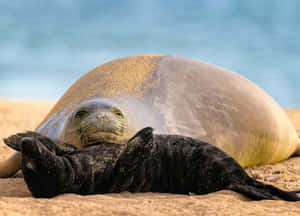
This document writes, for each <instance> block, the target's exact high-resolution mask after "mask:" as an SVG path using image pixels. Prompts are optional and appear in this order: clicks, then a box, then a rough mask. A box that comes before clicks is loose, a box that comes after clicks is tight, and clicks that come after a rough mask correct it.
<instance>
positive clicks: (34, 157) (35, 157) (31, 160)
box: [20, 137, 76, 197]
mask: <svg viewBox="0 0 300 216" xmlns="http://www.w3.org/2000/svg"><path fill="white" fill-rule="evenodd" d="M20 149H21V153H22V171H23V174H24V178H25V181H26V184H27V186H28V188H29V190H30V191H31V193H32V195H33V196H35V197H53V196H56V195H58V194H60V193H62V192H64V188H65V187H66V185H71V184H72V183H73V181H74V176H75V175H74V170H73V166H72V164H71V163H70V162H69V160H68V159H67V158H65V157H61V156H57V155H56V153H55V151H53V149H49V148H47V147H46V146H45V145H44V144H43V143H41V142H40V141H39V140H38V139H36V138H31V137H25V138H23V139H22V140H21V145H20ZM74 192H76V191H74Z"/></svg>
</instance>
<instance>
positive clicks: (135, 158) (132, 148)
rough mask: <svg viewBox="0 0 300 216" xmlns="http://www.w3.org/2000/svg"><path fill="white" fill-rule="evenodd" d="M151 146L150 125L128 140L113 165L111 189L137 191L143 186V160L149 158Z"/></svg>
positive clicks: (114, 190) (144, 174)
mask: <svg viewBox="0 0 300 216" xmlns="http://www.w3.org/2000/svg"><path fill="white" fill-rule="evenodd" d="M152 147H153V129H152V128H151V127H147V128H144V129H142V130H140V131H139V132H138V133H137V134H136V135H135V136H133V137H132V138H131V139H130V140H129V141H128V143H127V145H126V147H125V148H124V150H123V151H122V152H121V153H120V156H119V158H118V160H117V162H116V165H115V167H114V171H113V175H112V182H113V183H112V185H113V187H112V188H111V191H113V192H121V191H124V190H129V191H131V192H137V191H140V187H141V186H143V187H145V185H144V183H145V182H144V181H142V180H143V179H146V177H145V176H146V175H147V174H148V173H147V174H146V173H145V166H146V165H145V163H147V162H146V161H145V160H146V159H147V158H150V154H151V149H152ZM147 177H148V176H147ZM149 178H150V176H149ZM149 182H151V181H149Z"/></svg>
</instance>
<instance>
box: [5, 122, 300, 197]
mask: <svg viewBox="0 0 300 216" xmlns="http://www.w3.org/2000/svg"><path fill="white" fill-rule="evenodd" d="M5 143H6V144H7V145H8V146H10V147H12V148H14V149H16V150H18V151H20V152H22V171H23V174H24V177H25V181H26V183H27V185H28V188H29V189H30V191H31V193H32V194H33V196H35V197H53V196H56V195H58V194H62V193H78V194H97V193H111V192H121V191H130V192H147V191H152V192H166V193H180V194H188V193H190V192H192V193H195V194H207V193H210V192H215V191H218V190H223V189H229V190H233V191H236V192H239V193H242V194H244V195H246V196H247V197H249V198H251V199H254V200H262V199H275V197H278V198H281V199H283V200H287V201H299V200H300V198H299V197H298V196H297V194H296V193H295V192H288V191H283V190H280V189H279V188H276V187H274V186H272V185H267V184H264V183H262V182H259V181H256V180H255V179H253V178H251V177H249V176H248V174H247V173H246V172H245V171H244V169H243V168H242V167H241V166H240V165H239V164H238V163H237V162H236V161H235V160H234V159H233V158H231V157H229V156H228V155H227V154H226V153H224V152H223V151H222V150H220V149H218V148H217V147H215V146H213V145H211V144H208V143H204V142H201V141H199V140H196V139H192V138H189V137H184V136H178V135H158V134H154V135H153V131H152V128H144V129H142V130H141V131H139V132H138V133H137V134H136V135H135V136H134V137H133V138H132V139H131V140H129V141H128V143H127V144H126V145H119V144H114V143H98V144H97V145H95V146H91V147H87V148H84V149H76V147H74V146H72V145H70V144H67V143H63V142H61V141H58V140H52V139H50V138H48V137H45V136H42V135H40V134H37V133H34V132H27V133H23V134H16V135H14V136H11V137H9V138H8V139H5Z"/></svg>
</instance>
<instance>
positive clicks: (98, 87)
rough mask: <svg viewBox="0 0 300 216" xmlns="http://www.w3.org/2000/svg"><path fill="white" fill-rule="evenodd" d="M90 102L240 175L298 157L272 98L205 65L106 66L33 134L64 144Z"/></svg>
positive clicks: (168, 59) (146, 58) (134, 60)
mask: <svg viewBox="0 0 300 216" xmlns="http://www.w3.org/2000/svg"><path fill="white" fill-rule="evenodd" d="M91 100H94V101H105V102H108V103H111V104H114V105H115V106H117V107H118V108H120V109H121V110H123V111H124V114H125V116H126V117H127V119H128V123H129V126H130V128H131V129H132V133H135V132H136V131H138V130H139V129H141V128H143V127H146V126H151V127H153V128H154V129H155V132H157V133H167V134H179V135H184V136H190V137H193V138H197V139H200V140H203V141H205V142H209V143H211V144H213V145H216V146H218V147H220V148H221V149H222V150H224V151H225V152H227V153H228V154H229V155H230V156H232V157H233V158H234V159H235V160H237V161H238V162H239V163H240V164H241V165H242V166H243V167H248V166H254V165H258V164H266V163H275V162H278V161H281V160H284V159H286V158H288V157H290V156H291V155H293V154H295V153H296V154H299V153H300V141H299V138H298V136H297V133H296V131H295V129H294V127H293V126H292V124H291V122H290V120H289V119H288V117H287V116H286V114H285V113H284V111H283V110H282V109H281V108H280V107H279V105H278V104H277V103H276V102H275V101H274V100H273V99H272V98H271V97H270V96H268V95H267V94H266V93H265V92H264V91H263V90H262V89H260V88H259V87H257V86H256V85H255V84H254V83H252V82H251V81H249V80H247V79H245V78H244V77H242V76H240V75H238V74H236V73H233V72H231V71H228V70H225V69H223V68H220V67H217V66H214V65H210V64H207V63H204V62H200V61H196V60H191V59H188V58H184V57H178V56H171V55H138V56H131V57H127V58H121V59H117V60H113V61H111V62H108V63H105V64H103V65H101V66H99V67H97V68H95V69H94V70H92V71H90V72H89V73H87V74H86V75H84V76H83V77H81V78H80V79H79V80H78V81H77V82H75V83H74V84H73V85H72V86H71V87H70V88H69V90H68V91H67V92H66V93H65V94H64V95H63V97H62V98H61V99H60V100H59V101H58V103H57V104H56V105H55V107H54V108H53V109H52V110H51V111H50V112H49V114H48V115H47V116H46V118H45V119H44V120H43V121H42V122H41V124H40V125H39V127H38V128H37V130H36V131H37V132H40V133H42V134H44V135H47V136H50V137H53V138H61V139H62V130H63V127H64V124H65V120H66V119H67V117H68V115H69V114H70V113H71V112H72V111H73V110H75V109H76V108H77V107H78V106H80V105H82V104H84V103H85V102H87V101H91ZM132 135H133V134H132ZM13 161H14V159H13ZM13 163H14V164H15V165H16V164H18V163H17V162H16V163H15V162H13ZM2 164H3V163H2ZM4 164H9V163H7V162H4ZM1 166H3V165H1ZM16 166H17V165H16ZM0 168H1V167H0ZM5 172H7V170H6V171H5ZM3 173H4V171H3V169H0V176H5V175H3ZM13 173H14V171H13V169H12V170H11V172H10V174H9V175H11V174H13ZM6 176H7V175H6Z"/></svg>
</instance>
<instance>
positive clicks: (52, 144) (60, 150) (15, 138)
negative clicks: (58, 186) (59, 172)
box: [4, 131, 77, 155]
mask: <svg viewBox="0 0 300 216" xmlns="http://www.w3.org/2000/svg"><path fill="white" fill-rule="evenodd" d="M26 137H27V138H32V139H36V140H38V141H39V142H41V143H43V145H44V146H47V148H48V149H52V150H53V151H55V152H56V153H57V154H58V155H62V154H64V153H67V152H72V151H74V150H76V149H77V148H76V147H75V146H73V145H71V144H68V143H64V142H63V141H60V140H55V139H51V138H49V137H47V136H44V135H42V134H39V133H36V132H32V131H27V132H25V133H17V134H15V135H12V136H10V137H8V138H6V139H4V143H5V144H6V145H8V146H9V147H11V148H13V149H15V150H16V151H21V143H22V139H23V138H26Z"/></svg>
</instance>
